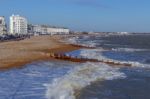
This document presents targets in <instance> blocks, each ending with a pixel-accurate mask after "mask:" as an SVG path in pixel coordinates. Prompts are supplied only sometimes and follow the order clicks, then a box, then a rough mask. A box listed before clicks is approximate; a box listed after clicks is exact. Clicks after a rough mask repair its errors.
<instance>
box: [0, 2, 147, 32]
mask: <svg viewBox="0 0 150 99" xmlns="http://www.w3.org/2000/svg"><path fill="white" fill-rule="evenodd" d="M149 5H150V0H1V2H0V16H5V17H6V19H7V20H9V16H10V15H11V14H13V13H14V14H20V15H22V16H25V17H27V19H28V21H29V23H33V24H49V25H55V26H64V27H69V28H71V29H72V30H77V31H127V32H150V6H149Z"/></svg>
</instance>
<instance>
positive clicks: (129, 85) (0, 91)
mask: <svg viewBox="0 0 150 99" xmlns="http://www.w3.org/2000/svg"><path fill="white" fill-rule="evenodd" d="M68 40H69V42H71V41H72V43H75V44H76V43H77V44H81V45H85V46H92V47H95V49H80V50H76V51H73V52H69V53H66V54H70V55H74V56H82V57H86V58H91V59H100V60H101V59H103V60H112V61H117V62H127V63H128V62H130V63H132V64H133V66H132V67H117V66H110V65H108V64H104V63H99V62H98V63H93V62H86V63H73V62H65V61H40V62H33V63H30V64H27V65H26V66H24V67H23V68H16V69H11V70H7V71H1V72H0V99H150V95H149V92H150V62H149V60H150V54H149V52H150V42H149V41H150V36H149V35H148V36H145V35H128V36H126V35H125V36H124V35H121V36H118V35H113V36H106V37H105V36H103V37H101V36H79V37H75V38H69V39H68ZM105 49H107V50H105Z"/></svg>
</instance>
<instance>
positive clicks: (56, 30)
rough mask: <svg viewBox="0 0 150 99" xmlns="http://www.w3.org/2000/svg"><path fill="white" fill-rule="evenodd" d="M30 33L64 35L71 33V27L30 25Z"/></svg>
mask: <svg viewBox="0 0 150 99" xmlns="http://www.w3.org/2000/svg"><path fill="white" fill-rule="evenodd" d="M28 26H29V27H28V29H29V32H30V33H34V34H49V35H55V34H59V35H64V34H69V29H67V28H61V27H52V26H48V25H28Z"/></svg>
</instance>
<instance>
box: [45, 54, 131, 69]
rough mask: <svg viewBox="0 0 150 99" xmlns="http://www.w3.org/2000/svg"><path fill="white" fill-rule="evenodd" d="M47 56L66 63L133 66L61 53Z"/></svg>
mask: <svg viewBox="0 0 150 99" xmlns="http://www.w3.org/2000/svg"><path fill="white" fill-rule="evenodd" d="M46 56H48V57H51V58H55V59H60V60H65V61H72V62H101V63H106V64H109V65H120V66H132V64H131V63H123V62H115V61H111V60H98V59H89V58H85V57H77V56H71V55H66V54H61V53H46Z"/></svg>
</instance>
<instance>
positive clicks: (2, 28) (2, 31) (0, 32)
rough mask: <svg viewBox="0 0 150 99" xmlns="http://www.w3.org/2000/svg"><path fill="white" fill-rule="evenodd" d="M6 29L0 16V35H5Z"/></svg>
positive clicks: (2, 17)
mask: <svg viewBox="0 0 150 99" xmlns="http://www.w3.org/2000/svg"><path fill="white" fill-rule="evenodd" d="M6 33H7V28H6V22H5V18H4V16H0V35H3V34H6Z"/></svg>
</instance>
